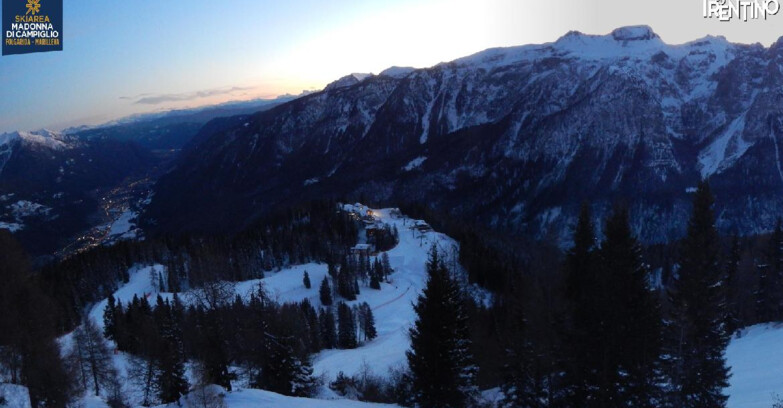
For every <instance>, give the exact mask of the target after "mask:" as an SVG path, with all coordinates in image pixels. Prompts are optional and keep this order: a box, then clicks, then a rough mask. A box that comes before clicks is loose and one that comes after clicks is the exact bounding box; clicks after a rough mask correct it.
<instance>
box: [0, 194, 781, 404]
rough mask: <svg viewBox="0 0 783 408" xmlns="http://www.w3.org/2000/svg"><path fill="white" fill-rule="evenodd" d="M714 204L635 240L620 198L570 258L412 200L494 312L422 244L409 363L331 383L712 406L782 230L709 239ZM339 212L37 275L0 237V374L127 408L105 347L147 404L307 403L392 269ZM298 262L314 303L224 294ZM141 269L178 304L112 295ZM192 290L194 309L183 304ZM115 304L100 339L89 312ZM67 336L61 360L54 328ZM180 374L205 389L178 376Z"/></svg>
mask: <svg viewBox="0 0 783 408" xmlns="http://www.w3.org/2000/svg"><path fill="white" fill-rule="evenodd" d="M712 200H713V199H712V196H711V194H710V191H709V186H708V185H707V184H706V183H701V184H700V185H699V187H698V189H697V191H696V193H695V195H694V203H693V213H692V216H691V219H690V222H689V224H688V229H687V235H686V236H685V237H684V238H683V239H682V240H681V241H679V242H676V243H669V244H666V245H657V246H651V247H647V248H644V247H642V245H640V243H639V242H638V241H637V240H636V239H635V237H634V235H633V233H632V231H631V228H630V226H629V219H628V218H629V215H628V212H627V210H626V209H624V208H623V207H622V206H618V207H616V208H615V209H614V211H613V212H612V214H611V216H610V217H609V218H608V219H606V220H601V222H600V223H596V222H595V221H596V220H594V219H593V217H592V215H591V213H590V206H589V205H588V204H586V205H584V206H583V209H582V212H581V214H580V217H579V220H578V222H577V224H576V225H575V228H574V233H573V244H572V245H571V246H570V248H569V249H568V250H567V251H565V252H561V251H559V250H558V249H557V248H555V247H552V246H548V245H546V244H545V243H531V242H525V241H523V240H519V241H515V240H503V239H498V235H496V234H495V233H492V232H487V231H484V230H481V229H478V228H475V227H473V226H471V225H468V224H461V223H459V222H455V221H453V220H449V219H446V218H443V217H438V216H437V215H432V214H428V213H427V211H426V209H425V208H423V207H410V208H406V209H405V210H404V211H410V212H411V213H412V214H414V215H415V216H419V217H421V216H423V217H425V218H427V217H429V218H427V219H428V221H429V222H430V223H431V224H432V225H433V226H434V227H435V228H436V229H438V230H441V231H443V232H445V233H447V234H449V235H451V236H453V237H455V238H456V239H457V240H459V242H460V250H459V254H458V257H459V261H460V263H461V264H462V266H464V268H465V270H466V271H467V273H468V278H469V280H470V281H471V282H473V283H476V284H479V285H480V286H483V287H485V288H488V289H490V290H491V291H492V292H493V293H494V297H493V301H492V304H490V305H486V304H478V303H476V302H475V300H474V299H472V298H471V297H470V296H468V295H467V294H466V293H465V292H464V290H463V289H464V288H463V287H461V286H460V284H458V283H457V282H458V280H457V279H455V278H454V277H453V276H452V273H454V272H455V271H450V270H449V268H448V267H447V266H446V263H445V262H444V260H443V257H444V255H445V254H439V253H438V252H437V251H435V250H434V248H433V250H432V253H431V257H430V260H429V261H428V263H427V272H428V280H427V286H426V288H425V290H424V292H423V293H422V294H421V295H420V297H419V299H418V301H417V303H416V305H415V311H416V313H417V315H418V319H417V321H416V322H415V324H414V326H413V327H412V328H411V331H410V338H411V350H410V351H409V352H408V366H409V369H407V370H406V369H399V370H396V371H393V372H391V373H373V372H372V370H371V368H369V367H367V368H366V369H365V370H362V372H359V373H340V374H339V375H338V376H337V380H335V381H333V382H331V383H329V384H326V385H327V386H329V387H330V388H332V389H333V390H334V391H335V392H337V393H338V394H341V395H344V396H346V397H349V398H356V399H362V400H367V401H375V402H393V403H398V404H401V405H406V406H413V405H416V406H420V407H471V406H476V404H478V400H477V396H478V390H479V389H485V388H492V387H498V386H499V387H501V389H502V390H503V393H504V395H505V399H504V401H503V405H504V406H508V407H575V406H579V407H588V408H589V407H602V408H605V407H651V408H652V407H672V408H674V407H693V408H699V407H705V408H707V407H709V408H714V407H723V406H725V404H726V400H727V397H726V395H725V393H724V388H725V387H726V386H727V381H728V378H729V375H730V373H729V368H728V367H727V366H726V362H725V358H724V351H725V348H726V346H727V344H728V341H729V339H730V337H731V336H732V335H734V334H735V333H737V334H738V333H739V332H738V329H740V328H742V327H745V326H748V325H751V324H755V323H759V322H768V321H780V320H783V297H781V295H780V293H781V292H782V291H781V289H782V288H783V231H782V228H781V223H780V222H778V224H777V226H776V228H775V230H774V232H773V233H772V234H770V235H768V236H760V237H743V238H740V237H736V236H735V237H721V236H720V235H719V234H718V232H717V230H716V228H715V215H714V214H713V212H712V204H713V203H712ZM336 208H337V207H336V203H334V202H317V203H313V204H310V205H308V206H303V207H300V208H297V209H292V210H289V211H287V212H285V213H283V214H278V215H277V216H275V217H270V218H269V219H268V220H264V221H262V222H259V223H258V224H257V225H255V226H254V227H252V228H250V229H248V230H247V231H245V232H243V233H241V234H238V235H235V236H230V237H221V236H217V237H216V236H211V237H204V236H198V237H196V236H184V237H176V238H172V237H150V238H149V239H147V240H144V241H133V242H121V243H118V244H116V245H114V246H110V247H99V248H94V249H92V250H90V251H87V252H84V253H80V254H77V255H74V256H72V257H70V258H68V259H65V260H62V261H59V262H56V263H53V264H50V265H46V266H44V267H42V268H40V269H34V268H32V267H31V266H30V263H29V261H28V260H27V258H26V256H25V254H24V251H23V250H22V249H21V248H20V247H19V245H18V244H17V243H16V242H15V241H14V239H13V236H12V235H11V234H10V233H8V232H6V231H0V248H2V251H0V275H1V276H0V279H2V281H3V282H5V285H2V286H0V307H2V308H3V310H5V311H8V312H7V313H4V314H2V315H0V366H1V367H2V368H3V373H2V374H3V376H4V378H7V380H8V381H10V382H12V383H18V384H24V385H26V386H27V387H28V389H29V391H30V399H31V402H33V403H34V406H47V407H65V406H67V404H68V402H69V401H70V399H71V397H72V396H73V395H75V393H84V392H89V393H95V394H101V395H103V396H104V397H106V398H107V399H108V401H109V403H110V404H111V405H112V406H113V407H114V406H116V407H121V406H125V403H126V396H124V395H123V388H122V384H120V380H119V379H118V375H117V373H116V372H115V371H114V370H113V368H112V365H111V364H110V361H111V353H113V352H114V350H110V348H109V347H110V346H109V344H116V347H117V348H118V350H119V351H124V352H127V353H129V354H130V355H131V356H132V359H131V369H130V374H131V377H132V378H131V381H133V382H134V383H135V384H136V385H137V388H138V389H142V390H145V395H144V396H143V400H144V403H145V404H154V403H167V402H174V401H176V400H177V399H178V398H179V397H180V396H181V395H183V394H184V393H186V392H188V390H192V389H196V387H199V386H203V385H205V384H218V385H221V386H223V387H224V388H226V389H229V390H230V389H231V382H232V381H235V380H237V379H240V378H241V379H242V380H244V381H245V383H247V384H249V385H250V386H251V387H256V388H262V389H267V390H271V391H275V392H278V393H281V394H286V395H297V396H306V395H309V394H310V393H311V392H312V391H313V390H314V388H315V387H317V386H318V384H319V381H321V380H320V379H319V378H314V377H313V376H312V367H311V365H310V357H311V356H312V354H313V353H316V352H318V351H320V350H323V349H328V348H355V347H357V346H359V345H360V344H361V343H362V342H364V341H369V340H371V339H373V338H374V337H375V336H376V335H377V333H376V330H375V323H374V317H373V314H372V310H371V309H370V307H369V306H368V305H367V304H366V303H364V304H360V305H356V306H354V307H351V306H349V305H348V304H347V303H346V302H347V301H351V300H355V299H356V295H357V294H358V293H359V291H360V290H379V289H380V282H383V281H385V280H386V279H387V277H388V275H389V274H390V273H392V272H393V271H392V269H391V266H390V263H389V259H388V256H387V255H386V254H383V255H381V256H379V257H375V258H371V257H369V256H367V255H363V254H351V253H350V251H349V248H350V247H351V246H353V245H354V244H355V243H356V237H357V235H358V231H359V228H361V227H360V224H359V223H357V222H356V221H355V220H352V219H351V218H350V217H348V216H347V215H346V214H344V213H342V212H339V211H336ZM599 228H600V229H601V230H600V233H599ZM386 234H388V235H386ZM378 236H379V237H381V238H380V239H381V241H379V242H377V243H376V244H380V245H384V247H385V248H386V249H388V248H390V247H393V245H394V243H393V242H394V240H395V239H396V238H395V237H396V233H395V232H394V231H392V230H389V231H388V232H387V233H381V235H378ZM599 236H600V237H603V239H601V240H599V239H598V238H597V237H599ZM388 240H391V241H388ZM387 241H388V242H387ZM309 261H318V262H324V263H326V264H328V276H327V277H326V278H325V279H323V280H321V281H319V282H311V281H310V276H309V275H308V274H307V273H306V272H305V273H304V274H303V275H302V278H301V279H302V285H303V286H304V287H307V288H311V287H312V288H313V290H315V291H318V293H319V296H320V300H321V304H322V305H323V307H320V308H316V307H314V306H313V305H312V304H310V302H308V301H303V302H301V303H295V304H279V303H277V302H274V301H272V300H271V299H270V297H269V295H268V294H266V293H265V292H264V290H263V288H262V287H259V288H257V289H256V290H255V291H254V292H253V293H252V294H250V295H249V296H248V297H238V296H236V294H235V291H234V290H233V288H232V286H231V285H232V282H237V281H243V280H248V279H254V278H260V277H262V276H263V274H264V273H265V272H268V271H271V270H275V269H276V268H281V267H284V266H287V265H291V264H298V263H304V262H309ZM153 263H160V264H163V265H166V266H167V268H168V273H167V274H166V275H165V276H163V275H161V276H160V277H159V279H160V282H158V285H159V286H160V287H161V288H164V287H165V289H166V291H168V292H173V293H175V295H174V296H173V297H171V298H163V297H158V298H157V299H154V301H152V302H151V301H150V300H149V299H147V298H145V297H141V298H138V297H137V298H134V299H133V300H132V301H131V302H128V303H127V304H122V303H121V302H119V301H117V300H116V299H114V298H112V297H111V296H110V295H111V293H112V292H113V291H114V290H116V288H117V287H118V285H119V284H120V283H121V282H123V281H127V280H128V276H127V273H128V272H127V271H128V269H129V268H130V267H131V266H132V265H139V264H141V265H143V264H153ZM185 290H188V293H189V295H191V297H192V298H190V299H189V300H188V302H184V301H183V300H182V299H181V298H180V297H179V295H176V293H178V292H182V291H185ZM107 296H108V299H109V301H108V305H107V307H106V309H105V311H104V326H105V330H104V331H103V332H102V333H101V332H100V330H99V329H98V328H97V327H96V326H95V325H94V324H92V323H91V322H89V321H88V320H87V319H85V317H84V316H83V311H84V310H88V306H90V305H92V304H94V303H96V302H97V301H99V300H101V299H104V298H106V297H107ZM74 328H77V330H76V331H74V333H73V336H72V338H73V344H74V346H73V347H72V349H71V350H70V352H69V353H68V354H67V355H66V356H65V357H64V358H63V357H61V355H60V346H59V344H58V342H57V337H58V336H60V335H62V334H64V333H67V332H69V331H71V330H73V329H74ZM105 339H109V340H113V341H114V343H107V342H106V341H105ZM186 363H192V364H193V365H194V366H195V367H196V371H197V378H198V382H199V383H198V384H189V383H188V381H187V379H186V376H185V375H184V373H185V365H186ZM370 363H371V362H370ZM379 374H387V375H385V376H380V375H379Z"/></svg>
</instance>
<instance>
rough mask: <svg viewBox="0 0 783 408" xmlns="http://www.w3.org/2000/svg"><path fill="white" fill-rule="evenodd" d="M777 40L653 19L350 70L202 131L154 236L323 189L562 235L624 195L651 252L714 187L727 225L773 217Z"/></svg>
mask: <svg viewBox="0 0 783 408" xmlns="http://www.w3.org/2000/svg"><path fill="white" fill-rule="evenodd" d="M782 110H783V39H782V40H779V41H778V42H777V43H775V44H773V45H772V46H771V47H769V48H765V47H763V46H761V45H758V44H756V45H743V44H732V43H729V42H728V41H726V39H724V38H722V37H706V38H703V39H699V40H696V41H692V42H689V43H686V44H682V45H670V44H666V43H664V42H663V41H661V39H660V38H659V36H658V35H656V34H655V33H654V32H653V31H652V29H650V28H649V27H646V26H637V27H623V28H619V29H617V30H615V31H613V32H612V33H611V34H609V35H602V36H597V35H586V34H582V33H578V32H569V33H568V34H566V35H564V36H563V37H561V38H560V39H559V40H557V41H555V42H553V43H547V44H541V45H526V46H520V47H512V48H498V49H489V50H486V51H483V52H480V53H478V54H475V55H472V56H469V57H465V58H461V59H458V60H455V61H452V62H448V63H442V64H439V65H436V66H434V67H432V68H426V69H415V70H414V69H410V68H393V69H390V70H387V71H385V72H383V73H381V74H379V75H358V74H351V75H349V76H346V77H344V78H342V79H340V80H338V81H336V82H335V83H332V84H330V85H329V86H327V87H326V89H325V90H324V91H322V92H318V93H313V94H310V95H306V96H304V97H301V98H298V99H295V100H293V101H290V102H287V103H284V104H281V105H279V106H276V107H274V108H272V109H270V110H267V111H264V112H259V113H256V114H253V115H250V116H246V117H234V118H227V119H216V120H214V121H212V122H210V123H208V124H207V125H206V126H205V127H204V128H203V129H202V130H201V133H200V135H199V137H198V138H197V139H195V140H193V141H192V142H191V144H190V146H191V147H190V148H189V149H187V151H186V152H185V153H183V155H181V156H180V157H179V158H178V159H177V164H176V166H175V167H174V169H173V170H172V171H171V172H169V173H168V174H166V175H165V176H163V177H162V178H161V179H160V181H159V182H158V183H157V185H156V187H155V194H154V198H153V199H152V202H151V204H150V206H149V208H148V210H147V211H146V213H145V215H144V216H143V221H144V223H145V225H147V227H148V228H150V229H152V230H156V231H168V232H176V231H186V230H187V231H194V230H195V231H233V230H237V229H239V228H241V227H243V226H244V225H247V224H248V223H250V222H252V220H253V219H255V218H257V217H259V216H260V215H262V214H264V213H265V212H267V211H268V210H269V209H271V208H273V207H275V206H279V205H286V204H289V203H292V202H297V201H301V200H306V199H310V198H317V197H323V196H339V197H357V198H358V197H359V196H363V197H364V198H365V199H366V200H369V201H374V202H377V203H379V204H389V205H396V204H398V203H402V202H419V203H424V204H426V205H429V206H430V207H432V208H433V209H437V210H441V211H444V212H447V213H449V214H452V215H453V216H455V217H466V218H468V219H471V220H479V221H481V222H483V223H485V224H487V225H490V226H493V227H496V228H499V229H504V230H509V231H513V232H514V233H519V234H524V235H526V236H529V237H533V238H551V239H554V240H559V241H561V242H563V240H564V239H565V237H566V236H567V232H568V231H569V228H570V227H571V225H572V224H573V221H574V218H575V216H576V213H577V210H578V207H579V205H580V203H582V202H584V201H587V202H590V203H592V205H593V207H594V210H595V213H596V214H597V215H598V216H603V215H604V214H606V212H607V211H608V209H609V208H610V207H611V205H612V204H613V203H615V202H617V201H622V202H624V203H626V204H627V205H628V206H629V207H630V209H631V215H632V217H633V220H634V221H633V222H634V227H635V229H636V230H637V232H638V233H639V234H640V236H641V237H642V239H643V240H644V241H646V242H658V241H665V240H669V239H672V238H676V237H679V236H681V235H682V234H683V232H684V229H685V226H686V219H687V218H686V217H687V214H688V212H689V208H690V193H689V192H690V191H691V189H692V188H693V186H695V185H696V183H697V181H698V180H699V178H701V177H706V178H709V180H710V181H711V183H712V185H713V187H714V191H715V194H716V197H717V207H716V210H717V215H718V223H719V227H721V229H722V230H724V231H738V232H741V233H746V234H747V233H757V232H761V231H765V230H769V229H770V228H771V227H772V226H773V224H774V220H775V218H777V217H778V216H779V215H780V214H781V209H783V170H781V168H783V165H781V159H780V157H781V150H780V147H781V145H783V140H781V138H782V137H783V111H782Z"/></svg>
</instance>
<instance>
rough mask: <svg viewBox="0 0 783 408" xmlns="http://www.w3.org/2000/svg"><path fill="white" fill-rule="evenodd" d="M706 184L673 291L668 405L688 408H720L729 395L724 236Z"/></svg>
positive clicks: (698, 192) (699, 194)
mask: <svg viewBox="0 0 783 408" xmlns="http://www.w3.org/2000/svg"><path fill="white" fill-rule="evenodd" d="M712 204H713V198H712V194H711V193H710V189H709V185H708V184H707V182H706V181H702V182H700V183H699V186H698V188H697V190H696V194H695V197H694V201H693V213H692V215H691V219H690V221H689V222H688V232H687V235H686V237H685V239H684V240H683V242H682V245H681V248H680V256H679V261H680V269H679V270H678V271H677V275H678V277H677V280H676V281H675V282H674V287H673V290H672V293H671V303H672V308H673V312H672V316H671V318H670V319H669V324H668V327H667V329H668V336H667V337H668V339H667V343H668V344H667V350H666V355H667V356H668V358H667V360H666V363H667V365H668V367H667V370H668V371H669V374H670V376H671V380H670V383H671V389H670V390H669V404H670V405H671V406H675V407H684V408H721V407H725V406H726V400H727V399H728V397H727V396H726V395H725V394H724V392H723V389H724V388H725V387H726V386H728V378H729V369H728V367H726V359H725V350H726V346H727V345H728V341H729V336H728V334H727V333H726V330H725V325H724V323H725V311H724V307H723V305H724V302H723V299H724V297H723V296H724V294H723V289H724V288H723V286H722V283H723V281H724V279H723V275H722V272H723V268H721V267H720V265H719V237H718V232H717V230H716V229H715V216H714V214H713V211H712Z"/></svg>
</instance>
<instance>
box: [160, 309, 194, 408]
mask: <svg viewBox="0 0 783 408" xmlns="http://www.w3.org/2000/svg"><path fill="white" fill-rule="evenodd" d="M155 312H156V315H158V316H159V317H158V330H159V332H160V339H159V344H158V348H157V350H156V365H157V370H156V376H155V382H156V383H157V386H158V398H159V399H160V401H161V402H163V403H166V404H167V403H171V402H176V401H178V400H179V398H180V397H181V396H182V395H185V394H186V393H187V392H188V381H187V379H186V378H185V356H184V350H183V344H182V331H181V326H180V322H179V321H177V320H176V319H175V317H174V314H173V312H172V308H171V307H170V305H169V304H168V302H165V303H164V302H162V301H161V298H160V296H158V304H157V305H156V307H155Z"/></svg>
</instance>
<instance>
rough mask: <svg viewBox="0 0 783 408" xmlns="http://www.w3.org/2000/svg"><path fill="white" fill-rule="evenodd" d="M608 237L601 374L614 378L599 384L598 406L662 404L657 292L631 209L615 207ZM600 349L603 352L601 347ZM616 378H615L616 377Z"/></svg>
mask: <svg viewBox="0 0 783 408" xmlns="http://www.w3.org/2000/svg"><path fill="white" fill-rule="evenodd" d="M604 232H605V236H606V240H605V241H604V242H603V243H602V244H601V249H600V252H599V255H600V267H599V274H600V278H599V282H600V288H599V290H602V292H601V293H596V296H597V297H600V298H601V299H599V301H601V302H602V303H603V307H602V308H601V309H602V310H600V311H599V312H600V313H602V314H603V316H604V318H605V319H606V321H605V322H604V328H603V329H604V330H603V333H600V334H599V333H596V335H598V336H601V337H603V341H602V343H603V348H602V349H601V350H600V352H601V353H602V354H604V355H605V356H607V357H603V358H602V360H603V364H604V365H603V366H599V367H595V370H596V371H598V372H601V371H603V370H606V371H608V372H603V373H602V374H601V376H600V377H599V378H602V379H606V378H612V382H607V381H604V382H602V383H599V384H600V387H605V389H602V390H600V391H601V392H600V393H599V396H600V397H602V398H599V400H603V402H602V403H600V404H599V406H609V405H612V404H613V401H614V402H617V401H622V402H623V403H625V404H628V405H629V406H633V407H639V408H643V407H649V408H655V407H658V406H659V405H660V402H661V397H662V390H661V388H660V385H659V384H661V382H662V381H661V359H660V357H661V347H662V320H661V316H660V307H659V305H658V302H657V298H656V297H655V294H654V293H653V292H651V291H650V287H649V282H650V279H649V278H650V277H649V271H648V270H647V268H646V267H645V265H644V263H643V261H642V258H641V248H640V246H639V244H638V243H637V241H636V239H635V238H634V237H633V235H632V233H631V228H630V225H629V223H628V212H627V210H626V209H624V208H620V207H618V208H615V210H614V212H613V214H612V216H611V217H610V218H609V220H608V221H607V223H606V229H605V231H604ZM596 351H599V350H596ZM615 376H616V377H615Z"/></svg>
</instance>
